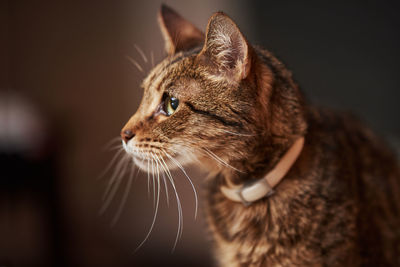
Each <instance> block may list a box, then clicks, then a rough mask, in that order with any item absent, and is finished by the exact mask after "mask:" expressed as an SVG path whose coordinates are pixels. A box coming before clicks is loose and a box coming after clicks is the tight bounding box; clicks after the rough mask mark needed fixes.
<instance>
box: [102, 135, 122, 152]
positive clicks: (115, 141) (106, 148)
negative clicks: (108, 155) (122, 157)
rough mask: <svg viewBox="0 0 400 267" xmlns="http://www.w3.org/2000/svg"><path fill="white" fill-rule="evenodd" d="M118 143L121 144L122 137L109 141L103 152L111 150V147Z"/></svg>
mask: <svg viewBox="0 0 400 267" xmlns="http://www.w3.org/2000/svg"><path fill="white" fill-rule="evenodd" d="M117 142H118V143H121V137H120V136H117V137H114V138H112V139H111V140H110V141H108V142H107V143H106V144H105V145H104V146H103V147H102V150H104V151H107V150H109V147H110V146H112V145H113V144H115V143H117Z"/></svg>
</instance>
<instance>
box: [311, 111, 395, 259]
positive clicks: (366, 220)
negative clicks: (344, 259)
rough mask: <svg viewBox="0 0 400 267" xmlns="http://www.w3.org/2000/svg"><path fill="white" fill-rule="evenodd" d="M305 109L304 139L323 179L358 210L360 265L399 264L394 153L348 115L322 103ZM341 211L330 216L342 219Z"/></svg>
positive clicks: (357, 230)
mask: <svg viewBox="0 0 400 267" xmlns="http://www.w3.org/2000/svg"><path fill="white" fill-rule="evenodd" d="M307 114H308V115H307V120H308V126H309V128H308V134H307V139H308V142H309V143H310V144H313V146H314V147H315V153H317V155H318V157H319V158H320V161H319V163H320V166H319V168H324V170H325V172H324V175H323V176H322V177H321V180H322V181H321V182H322V183H326V184H327V185H328V186H329V187H331V189H330V190H335V191H336V194H343V197H344V198H350V201H351V202H352V203H353V204H352V205H351V206H352V208H353V210H354V212H356V213H357V214H356V216H355V218H356V221H355V222H354V223H355V225H356V227H355V230H354V231H355V233H353V234H354V236H355V237H356V239H357V240H356V242H357V243H358V247H359V250H360V254H361V255H363V256H364V259H363V264H365V265H368V266H372V265H374V264H376V266H386V265H387V266H398V265H400V168H399V164H398V159H397V158H396V156H395V153H394V152H393V151H392V150H391V149H390V148H389V147H388V146H387V144H386V143H385V142H384V141H383V140H382V139H381V138H379V137H378V136H377V135H376V134H374V133H373V132H372V131H371V130H370V129H369V128H368V127H366V126H365V125H364V124H363V123H362V122H360V120H358V119H357V118H356V117H354V116H353V115H351V114H347V113H340V112H334V111H331V110H328V109H321V108H310V109H309V110H308V112H307ZM341 216H346V215H342V214H336V215H335V217H336V218H333V219H332V220H342V219H343V221H345V218H341ZM384 259H386V262H382V260H384ZM393 263H394V264H393ZM371 264H372V265H371Z"/></svg>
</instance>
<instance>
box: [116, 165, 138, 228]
mask: <svg viewBox="0 0 400 267" xmlns="http://www.w3.org/2000/svg"><path fill="white" fill-rule="evenodd" d="M134 169H135V165H133V164H132V166H131V170H130V173H129V178H128V183H127V185H126V188H125V191H124V195H123V196H122V200H121V203H120V205H119V207H118V210H117V212H116V213H115V216H114V218H113V220H112V222H111V227H113V226H114V225H115V224H116V223H117V221H118V220H119V218H120V216H121V213H122V210H123V208H124V207H125V204H126V200H127V199H128V195H129V192H130V190H131V187H132V181H133V174H134V172H133V171H134Z"/></svg>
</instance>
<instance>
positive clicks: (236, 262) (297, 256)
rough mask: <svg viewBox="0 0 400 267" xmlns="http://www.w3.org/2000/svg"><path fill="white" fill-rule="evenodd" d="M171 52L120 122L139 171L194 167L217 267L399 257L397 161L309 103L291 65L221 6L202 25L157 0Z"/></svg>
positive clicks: (359, 262) (360, 131)
mask: <svg viewBox="0 0 400 267" xmlns="http://www.w3.org/2000/svg"><path fill="white" fill-rule="evenodd" d="M159 24H160V27H161V31H162V34H163V37H164V39H165V49H166V51H167V53H168V57H167V58H166V59H165V60H163V61H162V62H161V63H159V64H158V65H157V66H156V67H155V68H154V69H153V70H151V72H150V73H149V75H148V76H147V77H146V78H145V80H144V81H143V84H142V86H143V88H144V96H143V99H142V102H141V104H140V106H139V108H138V110H137V112H136V113H135V114H134V115H133V116H132V117H131V118H130V119H129V121H128V122H127V123H126V125H125V126H124V127H123V129H122V131H121V137H122V140H123V146H124V148H125V150H126V152H127V153H128V154H129V155H130V156H131V157H132V158H133V160H134V161H135V163H136V165H138V166H139V167H140V168H141V169H143V170H145V171H148V172H154V169H153V170H152V168H149V162H150V161H151V162H152V163H153V162H156V163H157V166H158V169H160V171H165V172H168V171H167V168H168V169H174V168H178V167H181V164H182V165H187V164H191V163H194V164H197V165H199V166H200V167H201V168H203V169H204V170H206V171H207V172H208V173H209V174H210V175H209V176H210V177H209V178H208V179H206V184H207V207H206V216H207V221H208V224H209V228H210V231H211V234H212V237H213V241H214V242H213V243H214V248H215V253H214V254H215V259H216V262H217V264H218V265H219V266H230V267H234V266H400V217H399V210H400V170H399V165H398V162H397V159H396V157H395V156H394V154H393V153H392V152H391V151H390V149H388V148H387V147H386V145H385V143H384V142H383V141H381V140H380V139H379V138H378V137H377V136H375V135H374V133H372V132H371V131H370V130H369V129H368V128H366V127H365V126H363V124H362V123H360V122H359V121H358V120H357V119H356V118H354V117H353V116H351V115H349V114H343V113H337V112H333V111H330V110H329V109H324V108H316V107H314V106H313V105H310V104H309V103H307V102H306V101H305V99H304V97H303V95H302V93H301V91H300V89H299V87H298V85H297V84H296V83H295V82H294V80H293V78H292V74H291V72H290V71H289V70H288V69H286V67H285V66H284V65H283V64H282V63H281V62H280V61H279V60H278V59H277V58H276V57H274V56H273V55H272V54H271V53H270V52H269V51H267V50H265V49H263V48H260V47H256V46H252V45H251V44H250V43H249V42H248V41H247V39H246V38H245V37H244V35H243V34H242V33H241V31H240V30H239V28H238V26H237V25H236V24H235V23H234V22H233V20H232V19H231V18H229V17H228V16H227V15H226V14H224V13H222V12H217V13H215V14H214V15H213V16H212V17H211V18H210V19H209V21H208V25H207V29H206V34H204V33H203V32H202V31H201V30H199V29H198V28H196V27H195V26H194V25H193V24H192V23H190V22H189V21H187V20H185V19H184V18H183V17H181V16H180V15H179V14H178V13H177V12H175V11H174V10H172V9H171V8H169V7H167V6H165V5H163V6H162V7H161V10H160V13H159Z"/></svg>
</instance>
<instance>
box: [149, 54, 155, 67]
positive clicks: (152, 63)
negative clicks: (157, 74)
mask: <svg viewBox="0 0 400 267" xmlns="http://www.w3.org/2000/svg"><path fill="white" fill-rule="evenodd" d="M150 60H151V67H152V68H154V53H153V51H150Z"/></svg>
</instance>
